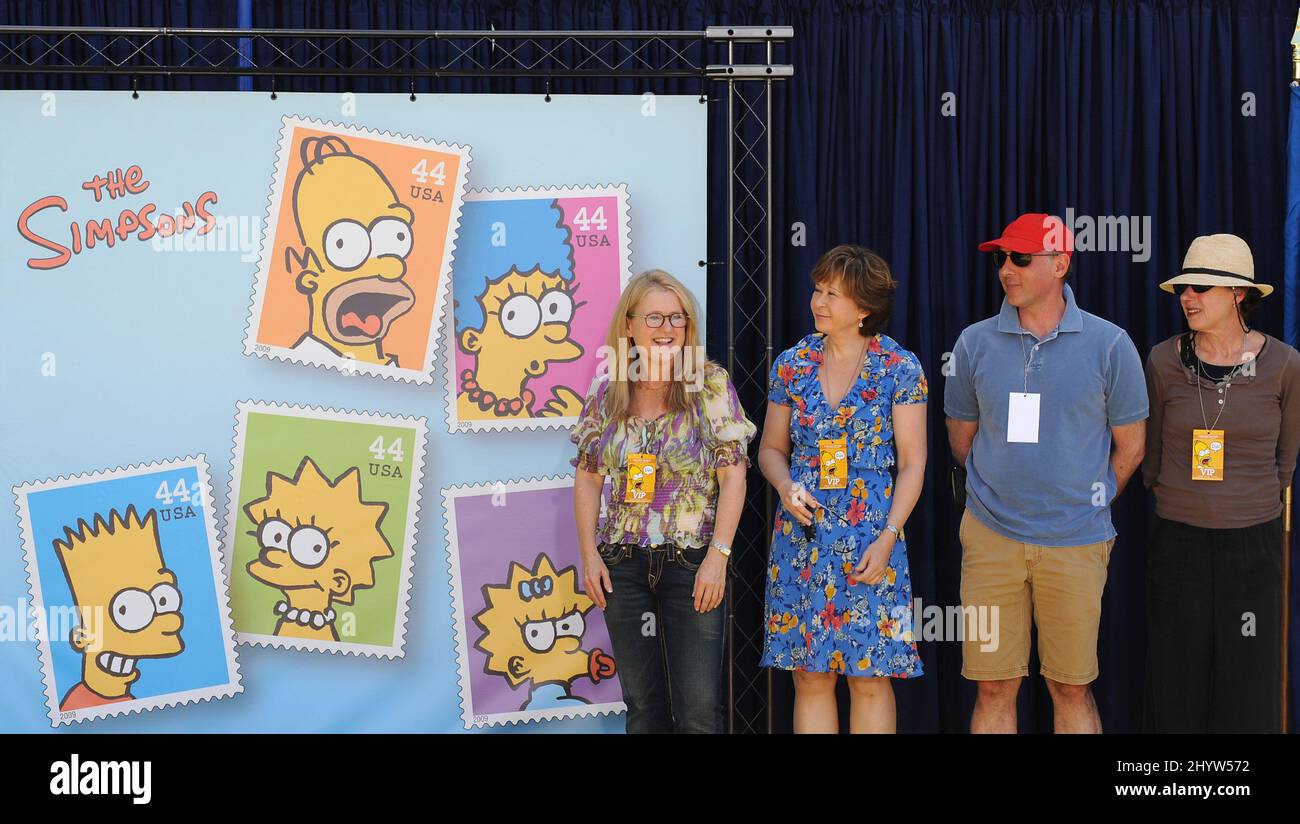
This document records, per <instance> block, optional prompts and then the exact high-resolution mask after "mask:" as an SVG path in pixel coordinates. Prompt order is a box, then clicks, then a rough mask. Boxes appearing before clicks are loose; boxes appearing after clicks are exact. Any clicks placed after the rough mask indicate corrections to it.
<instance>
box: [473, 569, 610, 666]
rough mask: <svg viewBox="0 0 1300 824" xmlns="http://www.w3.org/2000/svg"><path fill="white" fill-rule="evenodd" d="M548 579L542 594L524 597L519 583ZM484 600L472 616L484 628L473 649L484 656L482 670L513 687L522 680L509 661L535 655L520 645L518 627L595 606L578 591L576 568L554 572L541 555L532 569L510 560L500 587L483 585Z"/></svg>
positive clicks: (521, 641)
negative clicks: (519, 655)
mask: <svg viewBox="0 0 1300 824" xmlns="http://www.w3.org/2000/svg"><path fill="white" fill-rule="evenodd" d="M547 578H549V579H550V581H551V586H550V588H549V589H547V590H545V591H544V592H543V593H541V594H536V595H533V596H532V597H527V598H526V597H525V596H524V595H523V594H522V592H521V587H520V585H521V584H525V583H529V584H532V583H533V582H536V581H541V580H544V579H547ZM529 588H530V589H533V587H531V586H530V587H529ZM483 600H484V602H485V603H486V606H485V607H484V608H483V610H482V611H481V612H479V613H478V614H477V615H475V616H474V623H476V624H478V625H479V626H480V627H482V628H483V636H482V637H481V638H479V640H478V641H477V642H476V643H475V644H474V646H476V647H478V648H479V649H480V650H482V651H483V652H485V653H487V656H488V659H487V664H486V666H485V667H484V669H485V671H486V672H488V673H491V674H495V675H504V676H505V677H506V678H507V679H508V680H509V681H510V686H512V687H517V686H519V684H520V683H521V682H523V681H524V680H525V679H524V678H520V677H518V676H516V675H515V674H514V673H513V672H512V671H511V668H510V666H509V663H510V659H511V658H513V657H514V656H515V655H518V654H519V653H520V652H523V653H524V654H537V653H533V652H532V650H529V649H528V647H527V646H526V645H525V644H524V642H523V635H522V633H521V628H522V627H523V625H524V624H526V623H528V622H529V621H541V620H546V619H550V620H554V619H556V618H562V617H564V616H565V615H568V614H570V613H573V612H579V613H583V614H586V613H587V612H588V611H589V610H591V608H592V607H593V606H595V603H594V602H593V601H592V600H591V598H590V597H588V596H587V595H585V594H583V593H582V592H579V591H578V571H577V567H566V568H564V569H562V570H559V571H557V570H556V569H555V566H554V565H553V564H552V563H551V559H550V558H548V557H546V553H544V552H543V553H541V554H539V555H538V556H537V560H536V561H534V562H533V568H532V569H528V568H527V567H525V566H523V565H522V564H520V563H518V562H515V561H512V562H511V563H510V574H509V576H508V578H507V580H506V583H505V584H504V585H503V586H492V585H491V584H484V585H483Z"/></svg>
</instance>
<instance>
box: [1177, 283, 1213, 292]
mask: <svg viewBox="0 0 1300 824" xmlns="http://www.w3.org/2000/svg"><path fill="white" fill-rule="evenodd" d="M1181 286H1182V288H1181V289H1179V290H1178V294H1180V295H1181V294H1182V293H1183V289H1186V288H1187V287H1188V286H1190V287H1192V291H1193V292H1195V293H1196V294H1198V295H1203V294H1205V293H1206V292H1208V291H1210V290H1211V289H1213V288H1214V287H1213V286H1206V285H1205V284H1203V283H1184V284H1181Z"/></svg>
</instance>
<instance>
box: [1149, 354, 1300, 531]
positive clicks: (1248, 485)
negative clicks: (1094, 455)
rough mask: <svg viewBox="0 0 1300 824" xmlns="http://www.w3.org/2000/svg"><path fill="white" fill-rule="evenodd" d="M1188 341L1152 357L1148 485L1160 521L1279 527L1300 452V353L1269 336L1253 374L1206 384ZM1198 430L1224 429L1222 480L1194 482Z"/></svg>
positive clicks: (1222, 526)
mask: <svg viewBox="0 0 1300 824" xmlns="http://www.w3.org/2000/svg"><path fill="white" fill-rule="evenodd" d="M1184 334H1185V333H1184ZM1184 334H1180V335H1175V336H1174V337H1172V338H1170V339H1169V340H1166V341H1164V342H1162V343H1158V344H1156V346H1155V347H1154V348H1153V349H1152V350H1151V354H1150V355H1149V356H1148V357H1147V369H1146V371H1147V394H1148V396H1150V400H1151V419H1150V420H1149V421H1147V448H1146V458H1145V459H1144V460H1143V461H1142V481H1143V483H1145V484H1146V485H1147V486H1148V487H1150V488H1151V490H1152V491H1153V492H1154V493H1155V496H1156V514H1157V515H1159V516H1160V517H1161V518H1164V519H1166V520H1170V521H1179V522H1181V523H1185V524H1190V525H1192V526H1199V527H1204V528H1208V529H1237V528H1240V527H1246V526H1253V525H1255V524H1260V523H1265V522H1267V521H1271V520H1273V519H1274V518H1276V517H1278V516H1279V515H1281V514H1282V489H1283V488H1284V487H1286V486H1289V485H1290V483H1291V476H1292V474H1293V473H1294V472H1295V464H1296V451H1297V450H1298V449H1300V352H1296V350H1294V349H1292V348H1291V347H1290V346H1287V345H1286V344H1285V343H1283V342H1282V341H1280V340H1278V339H1277V338H1274V337H1272V336H1270V335H1264V338H1265V341H1264V347H1263V348H1262V349H1260V351H1259V356H1258V357H1257V358H1256V359H1255V363H1254V374H1253V375H1251V374H1249V371H1250V370H1249V369H1242V370H1238V371H1237V372H1236V374H1231V375H1229V376H1228V377H1227V378H1226V379H1225V380H1224V381H1223V382H1222V383H1215V382H1213V381H1211V380H1208V379H1206V378H1204V377H1202V378H1200V379H1199V381H1198V379H1197V378H1196V376H1195V375H1196V373H1195V370H1194V368H1190V367H1188V366H1186V365H1185V364H1184V362H1183V360H1182V357H1181V354H1180V343H1181V341H1182V339H1183V338H1184ZM1198 386H1199V392H1200V400H1199V401H1198V399H1197V392H1198ZM1220 401H1223V403H1222V405H1220ZM1202 405H1204V408H1205V417H1204V418H1202V416H1201V408H1202ZM1219 410H1222V414H1221V415H1220V413H1219ZM1216 416H1218V418H1219V422H1218V424H1217V425H1216V424H1215V423H1214V419H1215V417H1216ZM1193 429H1221V430H1223V455H1224V463H1223V476H1224V477H1223V480H1222V481H1193V480H1192V430H1193Z"/></svg>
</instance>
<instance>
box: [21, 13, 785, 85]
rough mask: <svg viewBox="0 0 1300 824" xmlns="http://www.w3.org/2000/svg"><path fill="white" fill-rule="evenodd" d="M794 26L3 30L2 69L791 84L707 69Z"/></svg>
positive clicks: (756, 70) (752, 71)
mask: <svg viewBox="0 0 1300 824" xmlns="http://www.w3.org/2000/svg"><path fill="white" fill-rule="evenodd" d="M792 36H793V31H792V30H791V29H790V28H789V27H788V26H787V27H778V26H771V27H762V26H757V27H756V26H749V27H736V26H732V27H726V26H717V27H711V28H708V29H705V30H704V31H361V30H327V29H167V28H159V29H150V28H76V27H65V26H0V73H5V74H45V75H48V74H69V75H71V74H93V75H130V76H136V77H138V76H146V75H167V76H177V75H195V76H198V75H218V76H247V77H267V76H270V77H275V76H284V77H292V76H296V75H306V76H312V77H319V76H322V75H329V76H335V77H391V76H394V75H399V76H409V77H552V78H564V77H610V78H630V77H657V78H672V77H719V78H721V77H727V78H735V79H743V78H749V79H752V78H755V77H766V76H772V77H789V76H790V74H791V71H792V70H791V67H790V66H788V65H782V66H778V65H772V64H771V62H770V61H769V62H768V63H767V64H765V65H737V64H734V63H732V62H731V61H730V60H727V62H725V63H724V62H721V61H717V62H713V63H710V62H709V58H710V56H714V55H717V54H719V53H720V52H722V51H723V50H726V51H727V52H728V53H730V51H731V49H732V48H733V46H734V44H736V43H754V42H766V43H772V42H780V41H784V40H789V39H790V38H791V37H792Z"/></svg>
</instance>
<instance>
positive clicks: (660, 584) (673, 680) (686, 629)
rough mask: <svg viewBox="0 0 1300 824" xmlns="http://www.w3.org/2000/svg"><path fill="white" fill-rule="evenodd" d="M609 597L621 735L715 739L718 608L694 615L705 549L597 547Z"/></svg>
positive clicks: (719, 729) (719, 715) (719, 642)
mask: <svg viewBox="0 0 1300 824" xmlns="http://www.w3.org/2000/svg"><path fill="white" fill-rule="evenodd" d="M599 549H600V557H601V560H603V561H604V562H605V566H607V567H608V568H609V579H610V583H611V584H612V585H613V587H614V591H613V592H612V593H608V594H607V595H606V603H607V605H606V607H605V624H606V625H607V626H608V627H609V638H610V641H611V642H612V644H613V646H614V660H615V661H617V662H618V679H619V683H620V684H621V685H622V687H623V701H624V703H626V704H627V731H628V732H629V733H642V732H657V733H662V732H683V733H687V732H698V733H719V732H722V641H723V639H722V626H723V620H724V616H723V606H722V605H721V604H719V605H718V606H716V607H714V608H713V609H711V610H709V611H708V612H704V613H700V612H696V611H695V599H694V598H693V597H692V593H693V591H694V589H695V572H696V570H698V569H699V568H700V564H701V563H702V562H703V560H704V555H705V553H707V552H708V549H707V548H699V549H679V548H678V547H675V546H672V545H671V544H669V545H664V546H659V547H637V546H632V545H630V544H601V545H600V547H599Z"/></svg>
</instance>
